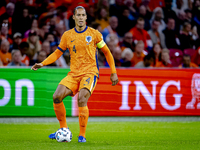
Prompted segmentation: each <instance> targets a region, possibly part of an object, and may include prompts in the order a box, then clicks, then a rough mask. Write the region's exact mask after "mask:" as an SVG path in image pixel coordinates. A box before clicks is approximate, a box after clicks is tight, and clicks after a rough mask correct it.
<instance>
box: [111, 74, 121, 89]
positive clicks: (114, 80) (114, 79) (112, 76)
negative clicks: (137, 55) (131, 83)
mask: <svg viewBox="0 0 200 150" xmlns="http://www.w3.org/2000/svg"><path fill="white" fill-rule="evenodd" d="M110 80H111V81H112V86H114V85H116V84H117V83H118V82H119V80H118V77H117V74H116V73H112V74H111V75H110Z"/></svg>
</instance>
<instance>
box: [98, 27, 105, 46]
mask: <svg viewBox="0 0 200 150" xmlns="http://www.w3.org/2000/svg"><path fill="white" fill-rule="evenodd" d="M96 45H97V47H98V48H102V47H103V46H104V45H105V42H104V40H103V36H102V34H101V33H100V32H99V31H97V30H96Z"/></svg>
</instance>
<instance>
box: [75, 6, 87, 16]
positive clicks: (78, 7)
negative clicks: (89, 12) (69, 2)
mask: <svg viewBox="0 0 200 150" xmlns="http://www.w3.org/2000/svg"><path fill="white" fill-rule="evenodd" d="M77 9H84V10H85V8H84V7H83V6H77V7H76V8H74V11H73V14H74V15H75V13H76V10H77ZM85 12H86V10H85Z"/></svg>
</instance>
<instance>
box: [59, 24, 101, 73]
mask: <svg viewBox="0 0 200 150" xmlns="http://www.w3.org/2000/svg"><path fill="white" fill-rule="evenodd" d="M102 40H103V39H102V34H101V33H100V32H99V31H97V30H95V29H93V28H90V27H87V26H86V28H85V29H84V30H83V31H81V32H78V31H77V30H76V28H73V29H71V30H68V31H66V32H65V33H64V34H63V36H62V38H61V42H60V44H59V46H58V49H59V50H60V51H63V52H64V51H65V50H67V49H68V50H69V52H70V58H71V60H70V61H71V63H70V69H71V71H70V74H73V75H74V76H80V75H82V74H86V73H91V74H94V75H96V76H98V75H99V67H98V60H97V44H98V43H99V42H100V43H101V41H102Z"/></svg>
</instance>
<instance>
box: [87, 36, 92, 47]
mask: <svg viewBox="0 0 200 150" xmlns="http://www.w3.org/2000/svg"><path fill="white" fill-rule="evenodd" d="M86 41H87V42H88V43H87V45H88V44H90V42H91V41H92V37H91V36H86Z"/></svg>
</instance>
